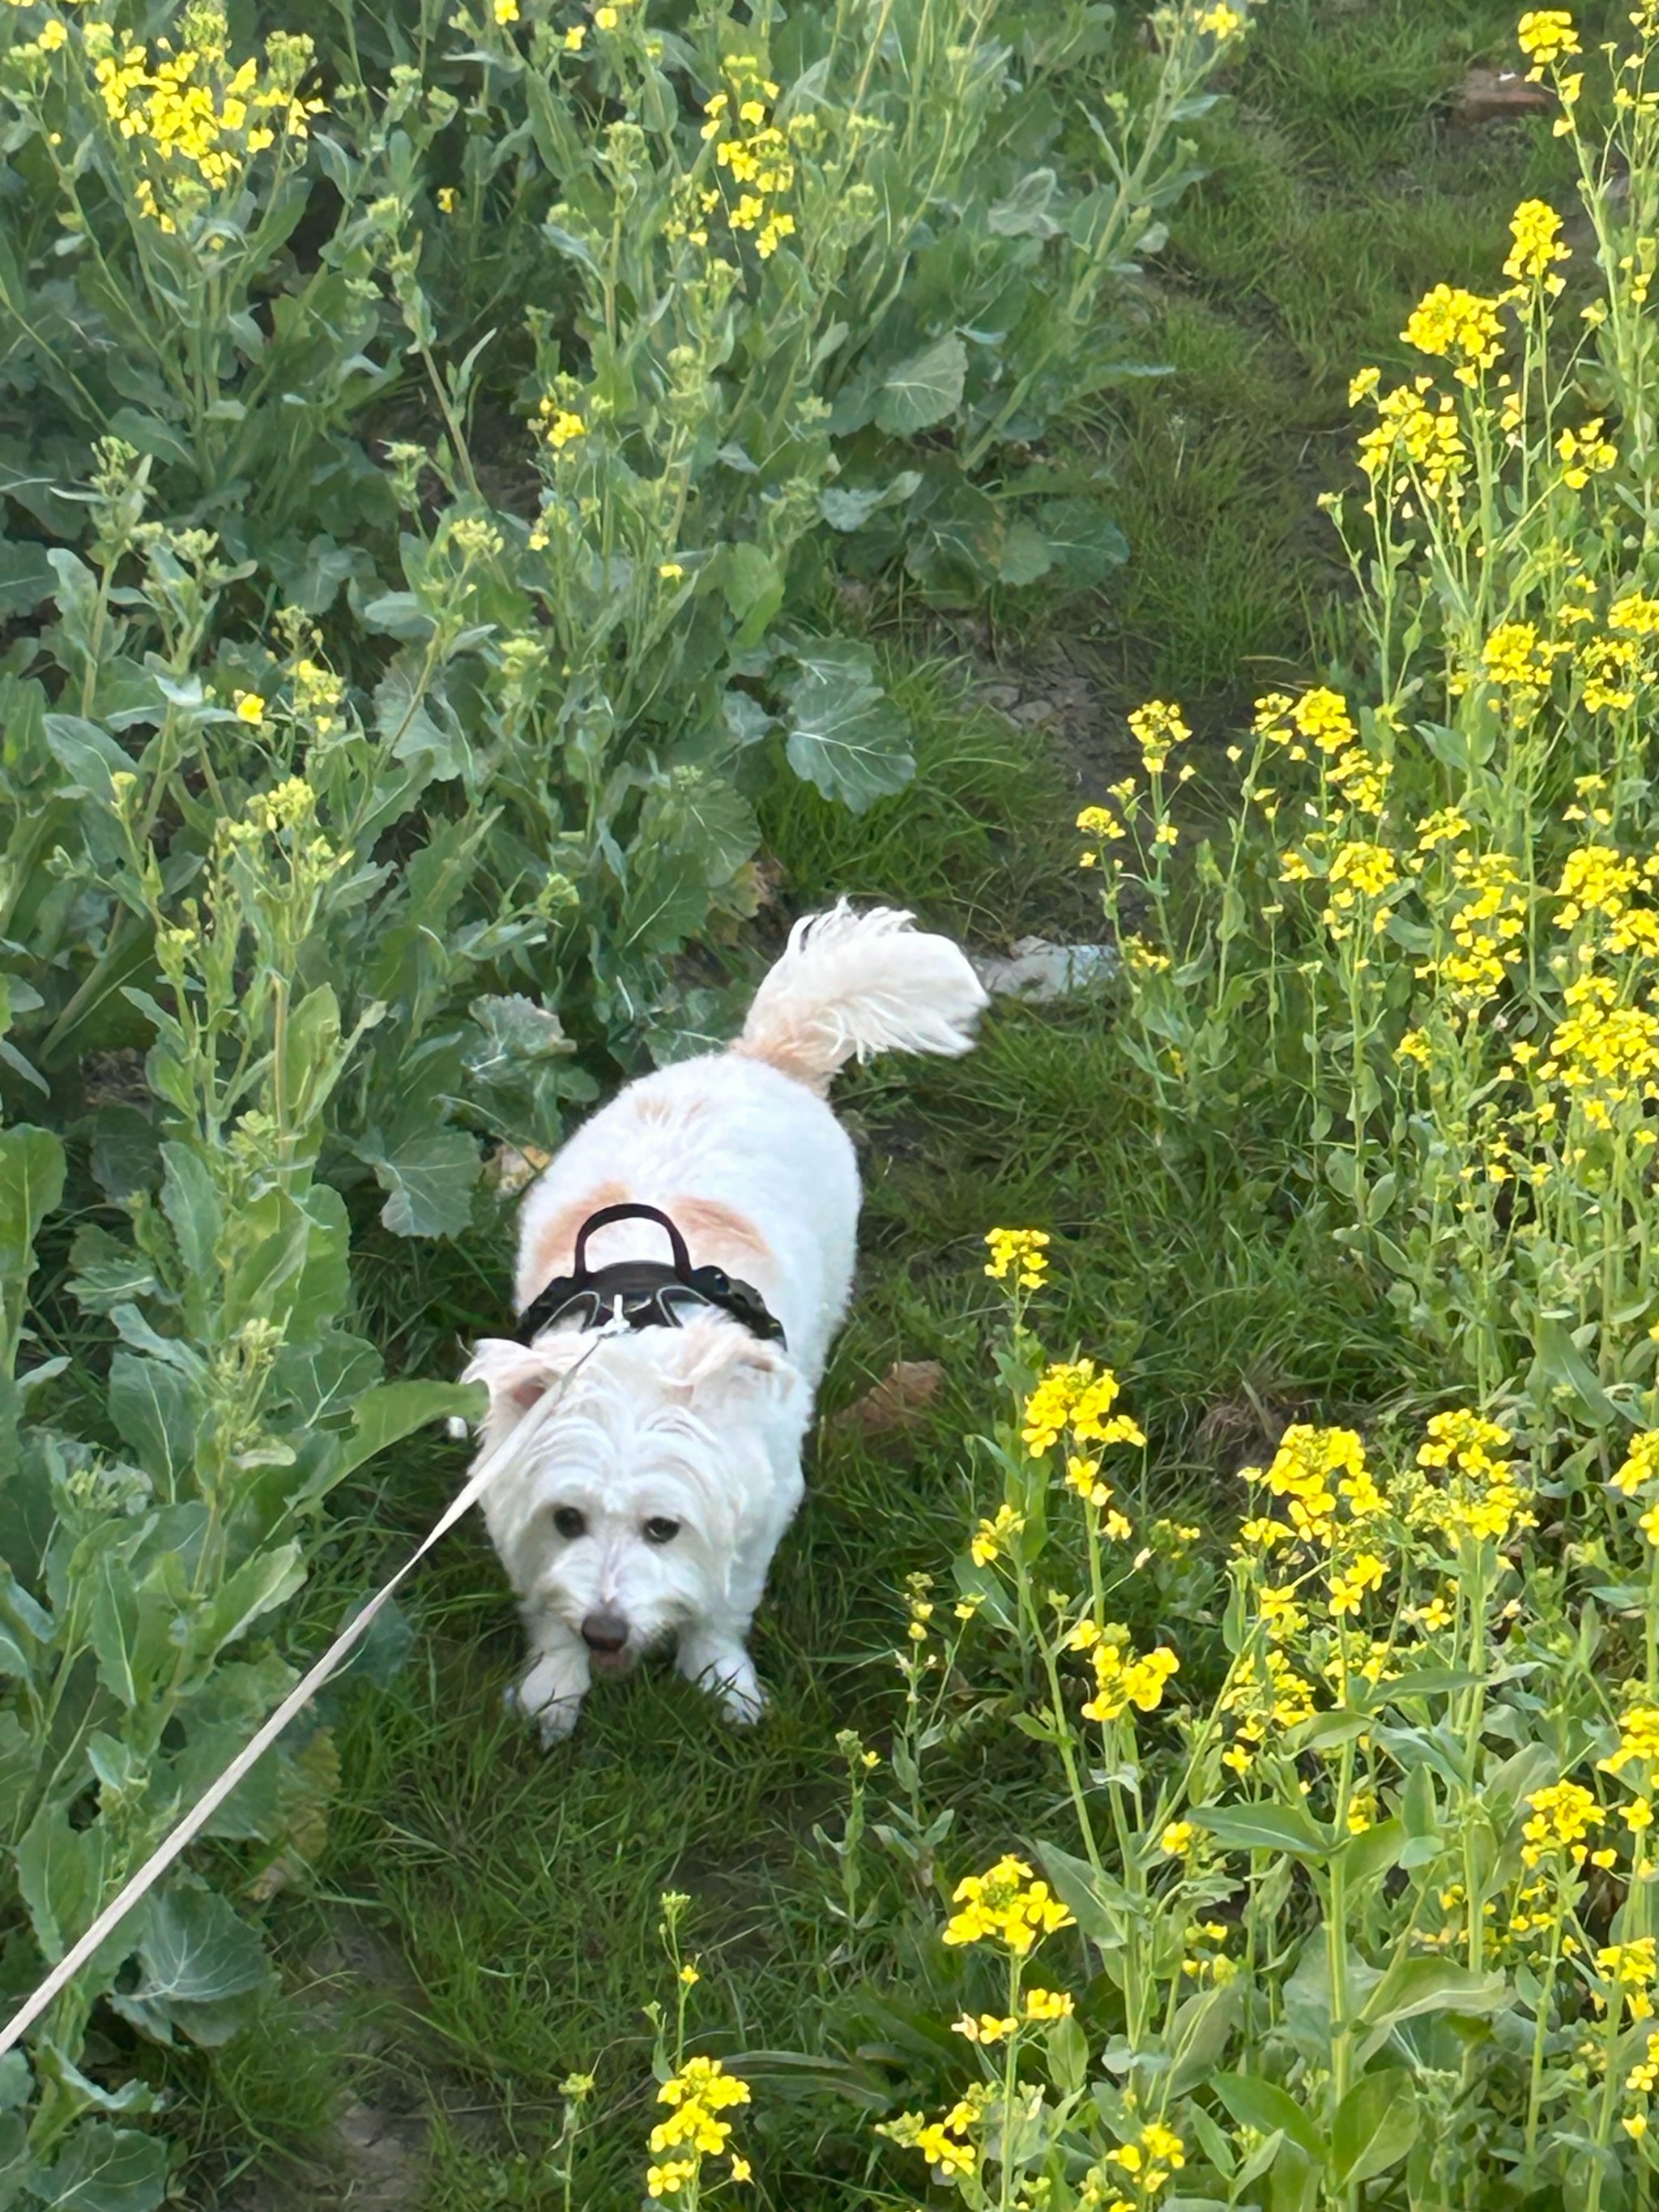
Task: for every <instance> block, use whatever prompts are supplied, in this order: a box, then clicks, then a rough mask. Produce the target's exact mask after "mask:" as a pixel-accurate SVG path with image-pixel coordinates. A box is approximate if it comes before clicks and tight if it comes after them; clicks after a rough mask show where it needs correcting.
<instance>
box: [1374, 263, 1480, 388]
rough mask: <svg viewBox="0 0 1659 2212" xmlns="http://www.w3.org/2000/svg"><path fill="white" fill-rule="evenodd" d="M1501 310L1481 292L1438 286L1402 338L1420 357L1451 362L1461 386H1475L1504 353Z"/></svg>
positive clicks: (1417, 310)
mask: <svg viewBox="0 0 1659 2212" xmlns="http://www.w3.org/2000/svg"><path fill="white" fill-rule="evenodd" d="M1400 335H1401V337H1402V338H1403V339H1404V340H1405V342H1406V343H1407V345H1411V346H1415V347H1416V349H1417V350H1418V351H1419V353H1426V354H1432V355H1434V356H1436V357H1437V359H1440V360H1443V361H1449V362H1451V363H1452V374H1454V375H1455V377H1456V378H1457V380H1458V381H1459V382H1460V383H1462V384H1474V382H1475V381H1476V380H1477V377H1478V375H1479V374H1480V371H1481V370H1482V369H1486V368H1492V365H1493V364H1494V363H1495V362H1496V361H1497V359H1498V355H1499V354H1500V352H1501V351H1502V350H1503V337H1504V325H1503V323H1502V321H1501V319H1499V315H1498V301H1496V300H1489V299H1486V298H1484V297H1483V296H1482V295H1480V293H1478V292H1466V291H1464V290H1463V289H1462V287H1461V286H1459V285H1455V284H1437V285H1436V286H1435V288H1434V289H1433V290H1432V291H1431V292H1425V294H1424V295H1423V297H1422V299H1421V300H1419V302H1418V304H1417V305H1416V307H1413V310H1412V312H1411V313H1410V315H1409V316H1408V317H1407V321H1406V327H1405V329H1404V330H1403V331H1401V333H1400Z"/></svg>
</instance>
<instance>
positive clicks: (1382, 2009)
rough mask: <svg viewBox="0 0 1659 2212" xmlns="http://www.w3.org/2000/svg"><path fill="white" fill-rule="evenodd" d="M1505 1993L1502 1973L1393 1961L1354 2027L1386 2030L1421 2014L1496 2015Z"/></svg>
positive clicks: (1447, 1963)
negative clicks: (1476, 1971) (1488, 2013)
mask: <svg viewBox="0 0 1659 2212" xmlns="http://www.w3.org/2000/svg"><path fill="white" fill-rule="evenodd" d="M1507 1994H1508V1990H1507V1985H1506V1984H1505V1982H1504V1977H1503V1976H1502V1974H1476V1973H1472V1972H1470V1970H1469V1969H1468V1967H1467V1966H1459V1965H1457V1963H1456V1962H1455V1960H1451V1959H1422V1958H1419V1959H1396V1960H1395V1963H1394V1964H1393V1966H1390V1967H1389V1970H1388V1972H1386V1973H1385V1974H1384V1975H1383V1978H1382V1980H1381V1981H1380V1982H1378V1984H1376V1988H1375V1989H1374V1990H1372V1991H1371V1993H1370V1996H1369V1997H1368V1998H1367V2000H1366V2002H1365V2004H1364V2008H1363V2009H1362V2010H1361V2012H1360V2015H1359V2021H1358V2025H1359V2026H1360V2027H1366V2028H1374V2029H1381V2028H1389V2027H1395V2026H1396V2025H1397V2024H1398V2023H1399V2022H1400V2021H1402V2020H1412V2019H1414V2018H1415V2017H1416V2015H1418V2014H1419V2013H1425V2012H1461V2013H1483V2012H1496V2011H1497V2010H1498V2007H1499V2006H1500V2005H1501V2004H1502V2003H1503V2002H1504V1997H1505V1996H1506V1995H1507Z"/></svg>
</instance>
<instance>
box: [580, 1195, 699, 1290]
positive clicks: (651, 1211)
mask: <svg viewBox="0 0 1659 2212" xmlns="http://www.w3.org/2000/svg"><path fill="white" fill-rule="evenodd" d="M613 1221H654V1222H655V1223H656V1225H657V1226H658V1228H659V1229H662V1230H665V1231H667V1233H668V1243H669V1249H670V1250H671V1252H672V1253H673V1255H674V1273H676V1274H677V1275H678V1278H679V1279H680V1280H681V1282H683V1283H684V1282H688V1281H689V1279H690V1273H691V1255H690V1251H689V1250H688V1249H687V1247H686V1242H685V1239H684V1237H682V1236H681V1234H680V1232H679V1230H678V1226H677V1225H675V1223H673V1222H672V1221H671V1220H670V1219H669V1218H668V1216H667V1215H666V1214H665V1213H664V1212H660V1211H659V1208H658V1207H656V1206H641V1205H638V1204H636V1203H635V1202H634V1201H633V1200H624V1201H623V1204H622V1205H620V1206H601V1207H600V1208H599V1212H597V1213H590V1214H589V1215H588V1217H587V1218H586V1221H584V1222H583V1224H582V1225H581V1227H580V1229H579V1230H578V1231H576V1280H577V1281H578V1282H580V1281H582V1280H584V1279H586V1277H587V1276H588V1274H589V1273H591V1270H590V1269H589V1267H588V1264H587V1240H588V1238H589V1237H591V1236H592V1233H593V1231H595V1230H596V1229H607V1228H609V1227H610V1225H611V1223H612V1222H613Z"/></svg>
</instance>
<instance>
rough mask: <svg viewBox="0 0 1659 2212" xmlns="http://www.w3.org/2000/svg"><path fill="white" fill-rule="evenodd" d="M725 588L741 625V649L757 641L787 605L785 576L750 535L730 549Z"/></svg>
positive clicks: (724, 571)
mask: <svg viewBox="0 0 1659 2212" xmlns="http://www.w3.org/2000/svg"><path fill="white" fill-rule="evenodd" d="M720 577H721V588H722V590H723V591H724V592H725V593H726V605H727V606H728V607H730V609H731V610H732V621H733V622H735V623H737V625H738V634H737V644H738V649H739V650H742V649H744V648H745V647H749V646H751V645H755V644H757V643H758V642H759V641H760V639H761V638H762V637H763V635H765V632H766V626H767V624H768V623H769V622H770V621H771V619H772V617H773V616H774V615H775V614H776V612H777V611H778V609H779V608H780V607H781V605H783V577H782V575H781V574H780V572H779V569H778V566H777V563H776V562H775V561H774V560H773V558H772V556H771V555H770V554H769V553H767V552H764V551H763V550H762V548H761V547H760V546H758V545H756V544H752V543H751V542H750V540H748V539H740V540H739V541H738V544H735V545H728V546H727V547H726V559H725V561H724V562H723V564H722V566H721V571H720Z"/></svg>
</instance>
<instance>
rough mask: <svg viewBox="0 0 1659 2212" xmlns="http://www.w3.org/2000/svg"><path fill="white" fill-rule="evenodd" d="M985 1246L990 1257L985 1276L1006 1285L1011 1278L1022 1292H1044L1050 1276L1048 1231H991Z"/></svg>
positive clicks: (987, 1233)
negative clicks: (1044, 1284) (1044, 1281)
mask: <svg viewBox="0 0 1659 2212" xmlns="http://www.w3.org/2000/svg"><path fill="white" fill-rule="evenodd" d="M985 1242H986V1244H987V1246H988V1248H989V1249H990V1254H991V1256H990V1258H989V1259H988V1260H987V1261H986V1263H985V1272H986V1273H987V1275H988V1276H989V1277H990V1278H991V1279H992V1281H993V1282H995V1283H1006V1281H1007V1280H1008V1279H1009V1278H1010V1277H1011V1276H1012V1279H1013V1280H1014V1282H1015V1283H1016V1284H1017V1285H1018V1287H1019V1288H1020V1289H1021V1290H1023V1291H1040V1290H1041V1289H1042V1285H1043V1279H1044V1278H1045V1277H1046V1275H1047V1274H1048V1245H1049V1243H1050V1238H1049V1236H1048V1231H1047V1230H1046V1229H987V1231H986V1232H985Z"/></svg>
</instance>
